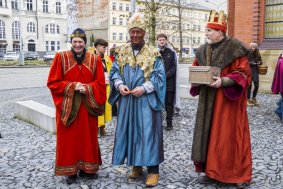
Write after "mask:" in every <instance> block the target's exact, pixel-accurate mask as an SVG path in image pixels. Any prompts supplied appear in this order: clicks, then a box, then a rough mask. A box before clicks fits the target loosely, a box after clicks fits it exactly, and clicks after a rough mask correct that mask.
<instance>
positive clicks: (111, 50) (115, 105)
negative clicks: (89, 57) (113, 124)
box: [109, 44, 117, 117]
mask: <svg viewBox="0 0 283 189" xmlns="http://www.w3.org/2000/svg"><path fill="white" fill-rule="evenodd" d="M115 49H116V45H115V44H114V45H113V46H112V48H111V49H110V56H109V57H110V59H111V60H112V62H114V61H115V56H116V55H115ZM112 116H113V117H115V116H117V104H113V105H112Z"/></svg>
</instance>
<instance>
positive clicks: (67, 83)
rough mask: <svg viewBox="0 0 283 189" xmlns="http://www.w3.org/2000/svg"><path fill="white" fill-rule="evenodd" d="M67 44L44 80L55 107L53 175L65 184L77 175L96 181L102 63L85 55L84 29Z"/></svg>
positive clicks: (103, 92)
mask: <svg viewBox="0 0 283 189" xmlns="http://www.w3.org/2000/svg"><path fill="white" fill-rule="evenodd" d="M71 43H72V49H71V50H69V51H62V52H58V53H57V54H56V56H55V58H54V60H53V64H52V66H51V69H50V73H49V76H48V81H47V86H48V88H49V89H50V91H51V94H52V98H53V101H54V105H55V108H56V125H57V145H56V162H55V175H57V176H67V178H66V183H67V184H72V183H74V182H75V181H76V178H77V173H78V172H79V176H82V177H89V178H97V171H98V169H99V166H100V165H101V163H102V162H101V156H100V150H99V144H98V138H97V132H98V127H97V126H98V119H97V116H98V115H101V114H102V113H103V111H104V110H103V107H104V103H105V101H106V91H105V89H106V87H105V79H104V71H103V66H102V62H101V59H100V58H99V57H96V56H95V55H94V54H93V53H89V52H86V49H85V46H86V34H85V32H84V30H82V29H80V28H78V29H76V30H74V32H73V34H72V35H71Z"/></svg>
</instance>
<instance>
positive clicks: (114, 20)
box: [112, 17, 116, 25]
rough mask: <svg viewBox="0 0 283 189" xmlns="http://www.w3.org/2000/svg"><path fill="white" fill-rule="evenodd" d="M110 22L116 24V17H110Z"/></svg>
mask: <svg viewBox="0 0 283 189" xmlns="http://www.w3.org/2000/svg"><path fill="white" fill-rule="evenodd" d="M112 24H113V25H116V18H115V17H114V18H112Z"/></svg>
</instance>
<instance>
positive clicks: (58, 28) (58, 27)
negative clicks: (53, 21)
mask: <svg viewBox="0 0 283 189" xmlns="http://www.w3.org/2000/svg"><path fill="white" fill-rule="evenodd" d="M56 29H57V33H58V34H59V33H60V26H59V25H57V28H56Z"/></svg>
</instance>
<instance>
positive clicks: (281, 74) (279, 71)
mask: <svg viewBox="0 0 283 189" xmlns="http://www.w3.org/2000/svg"><path fill="white" fill-rule="evenodd" d="M271 90H272V93H273V94H279V93H280V95H281V99H280V100H279V101H278V103H277V105H278V108H277V109H276V110H275V113H276V114H277V115H278V116H279V118H280V119H281V120H283V56H282V54H280V56H279V58H278V61H277V65H276V68H275V72H274V76H273V81H272V86H271Z"/></svg>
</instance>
